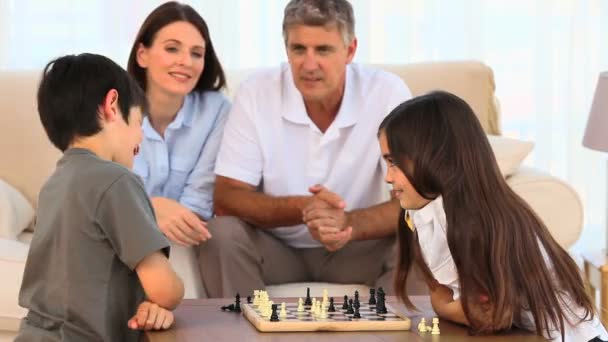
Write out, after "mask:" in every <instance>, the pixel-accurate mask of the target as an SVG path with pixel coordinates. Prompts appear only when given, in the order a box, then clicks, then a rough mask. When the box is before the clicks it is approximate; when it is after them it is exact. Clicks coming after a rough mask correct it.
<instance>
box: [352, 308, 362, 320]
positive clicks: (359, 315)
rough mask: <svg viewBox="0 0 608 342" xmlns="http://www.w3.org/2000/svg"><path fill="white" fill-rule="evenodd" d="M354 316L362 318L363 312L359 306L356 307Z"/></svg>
mask: <svg viewBox="0 0 608 342" xmlns="http://www.w3.org/2000/svg"><path fill="white" fill-rule="evenodd" d="M353 318H361V314H360V313H359V308H358V307H355V313H354V315H353Z"/></svg>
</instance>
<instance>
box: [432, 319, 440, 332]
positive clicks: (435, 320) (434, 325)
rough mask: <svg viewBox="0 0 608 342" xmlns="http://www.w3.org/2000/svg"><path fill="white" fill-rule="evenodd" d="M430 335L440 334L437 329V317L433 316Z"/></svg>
mask: <svg viewBox="0 0 608 342" xmlns="http://www.w3.org/2000/svg"><path fill="white" fill-rule="evenodd" d="M431 334H432V335H440V334H441V331H439V318H437V317H435V318H433V329H432V330H431Z"/></svg>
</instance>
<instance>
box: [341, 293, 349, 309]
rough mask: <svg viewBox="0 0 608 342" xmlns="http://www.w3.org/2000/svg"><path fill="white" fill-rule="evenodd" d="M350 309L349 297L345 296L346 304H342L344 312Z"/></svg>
mask: <svg viewBox="0 0 608 342" xmlns="http://www.w3.org/2000/svg"><path fill="white" fill-rule="evenodd" d="M346 309H348V296H347V295H344V304H342V310H346Z"/></svg>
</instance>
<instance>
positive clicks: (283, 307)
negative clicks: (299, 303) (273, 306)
mask: <svg viewBox="0 0 608 342" xmlns="http://www.w3.org/2000/svg"><path fill="white" fill-rule="evenodd" d="M279 316H280V317H281V318H285V317H287V309H286V307H285V302H283V303H281V312H280V313H279Z"/></svg>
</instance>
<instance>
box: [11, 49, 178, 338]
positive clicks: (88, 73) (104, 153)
mask: <svg viewBox="0 0 608 342" xmlns="http://www.w3.org/2000/svg"><path fill="white" fill-rule="evenodd" d="M145 105H146V99H145V95H144V94H143V92H142V91H141V89H140V88H139V87H138V86H137V85H136V83H135V82H134V81H133V80H132V79H131V78H130V76H129V75H128V74H127V73H126V71H124V70H123V69H122V68H121V67H120V66H118V65H117V64H116V63H114V62H112V61H111V60H109V59H108V58H106V57H103V56H99V55H93V54H81V55H77V56H74V55H70V56H64V57H61V58H58V59H56V60H54V61H51V62H50V63H49V64H47V66H46V67H45V69H44V72H43V75H42V80H41V82H40V86H39V89H38V111H39V114H40V120H41V121H42V124H43V126H44V129H45V131H46V133H47V135H48V137H49V139H50V140H51V142H52V143H53V144H54V145H55V146H56V147H57V148H59V149H60V150H61V151H63V152H64V155H63V157H62V158H61V159H60V160H59V161H58V163H57V168H56V170H55V172H54V173H53V174H52V175H51V177H50V178H49V179H48V180H47V182H46V183H45V184H44V186H43V187H42V189H41V191H40V195H39V201H38V211H37V222H36V232H35V233H34V238H33V240H32V244H31V248H30V251H29V255H28V258H27V262H26V266H25V272H24V275H23V283H22V285H21V292H20V294H19V304H20V305H21V306H23V307H26V308H28V309H29V312H28V314H27V316H26V317H25V318H24V320H23V322H22V324H21V328H20V331H19V335H18V337H17V339H16V341H42V340H44V341H136V340H138V338H139V335H140V330H143V329H146V330H147V329H167V328H168V327H169V326H170V325H171V324H172V322H173V315H172V313H171V312H170V311H169V310H172V309H174V308H175V307H176V306H177V305H178V304H179V303H180V302H181V300H182V298H183V294H184V287H183V283H182V281H181V279H180V278H179V277H178V276H177V275H176V274H175V272H174V271H173V269H172V268H171V266H170V264H169V262H168V260H167V256H168V254H169V244H168V242H167V240H166V239H165V237H164V236H163V235H162V234H161V233H160V231H159V230H158V227H157V225H156V221H155V217H154V212H153V209H152V206H151V205H150V201H149V199H148V197H147V196H146V192H145V190H144V188H143V185H142V183H141V180H140V179H139V178H137V177H136V176H135V175H134V174H133V173H131V171H130V169H131V167H132V165H133V157H134V155H135V154H137V151H138V145H139V143H140V141H141V139H142V131H141V120H142V117H141V115H142V114H141V113H142V110H144V109H145V108H144V107H145Z"/></svg>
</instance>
